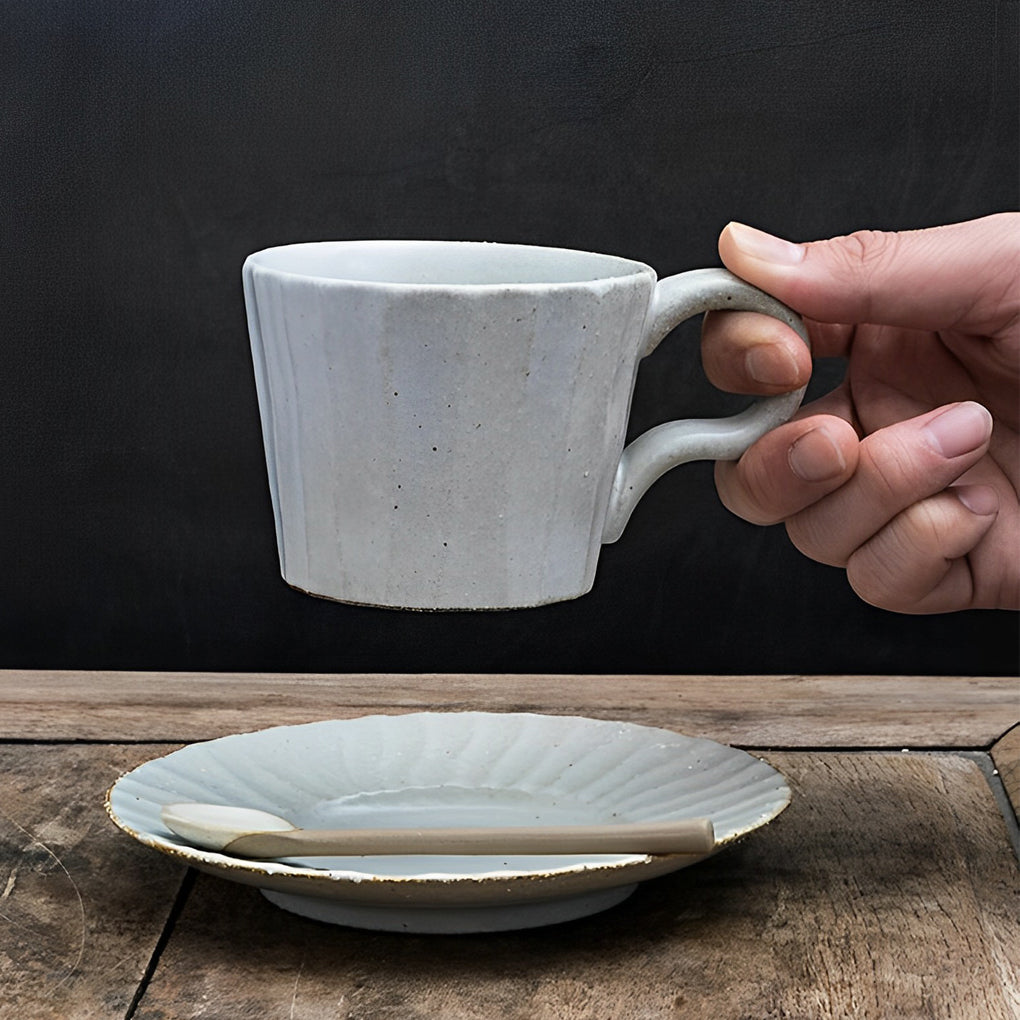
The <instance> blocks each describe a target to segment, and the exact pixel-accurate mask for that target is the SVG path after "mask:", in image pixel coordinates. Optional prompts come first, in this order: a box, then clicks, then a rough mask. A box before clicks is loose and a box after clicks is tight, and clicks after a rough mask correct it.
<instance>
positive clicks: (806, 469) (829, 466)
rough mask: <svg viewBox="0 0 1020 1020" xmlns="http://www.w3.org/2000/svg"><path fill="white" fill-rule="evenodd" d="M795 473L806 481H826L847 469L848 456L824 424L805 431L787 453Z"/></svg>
mask: <svg viewBox="0 0 1020 1020" xmlns="http://www.w3.org/2000/svg"><path fill="white" fill-rule="evenodd" d="M786 456H787V460H788V461H789V464H790V468H791V470H792V471H793V473H794V474H795V475H796V476H797V477H798V478H800V479H802V480H803V481H805V482H824V481H826V480H827V479H829V478H836V477H838V476H839V475H841V474H842V473H843V472H844V471H845V470H846V458H845V457H844V456H843V451H842V450H841V449H840V448H839V446H837V445H836V442H835V441H834V440H833V438H832V436H831V435H830V434H829V431H828V429H826V428H825V426H824V425H819V426H818V427H817V428H813V429H812V430H811V431H810V432H805V433H804V435H802V436H801V437H800V439H798V440H797V441H796V442H795V443H794V444H793V446H791V447H790V451H789V453H788V454H787V455H786Z"/></svg>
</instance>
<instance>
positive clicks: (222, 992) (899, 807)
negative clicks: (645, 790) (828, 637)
mask: <svg viewBox="0 0 1020 1020" xmlns="http://www.w3.org/2000/svg"><path fill="white" fill-rule="evenodd" d="M767 757H769V758H770V759H771V760H772V761H773V762H774V763H775V764H776V765H777V766H778V767H780V768H781V769H783V771H784V772H786V774H787V775H788V776H789V777H790V780H791V782H792V785H793V786H794V789H795V796H794V802H793V804H792V806H791V807H790V808H789V809H788V810H787V811H786V812H785V813H784V814H783V815H782V816H781V817H780V818H779V819H778V820H777V821H776V822H774V823H773V824H772V825H771V826H769V827H768V828H766V829H765V830H763V831H762V832H759V833H757V834H755V835H754V836H753V837H752V838H750V839H748V840H746V841H745V842H744V843H743V844H740V845H738V846H737V847H735V848H732V849H730V850H728V851H726V852H724V853H722V854H720V855H719V856H717V857H716V858H714V859H712V860H710V861H707V862H704V863H702V864H700V865H698V866H696V867H693V868H690V869H688V870H686V871H682V872H678V873H676V874H674V875H671V876H669V877H667V878H664V879H659V880H656V881H654V882H651V883H648V884H646V885H644V886H642V887H641V888H640V889H639V890H638V892H637V893H636V894H635V895H634V896H633V897H631V898H630V899H629V900H627V901H625V902H624V903H623V904H622V905H620V906H619V907H617V908H615V909H614V910H611V911H608V912H606V913H603V914H600V915H597V916H595V917H591V918H587V919H584V920H581V921H576V922H572V923H570V924H566V925H560V926H556V927H552V928H547V929H534V930H531V931H525V932H510V933H501V934H493V935H484V936H466V935H465V936H454V937H438V936H432V937H429V936H413V935H392V934H383V933H373V932H367V931H355V930H351V929H344V928H339V927H331V926H328V925H322V924H318V923H315V922H312V921H308V920H305V919H303V918H300V917H296V916H294V915H291V914H288V913H285V912H283V911H281V910H278V909H276V908H275V907H273V906H271V905H270V904H269V903H268V902H267V901H265V900H263V899H262V897H261V896H260V895H259V894H258V892H257V891H256V890H253V889H251V888H248V887H245V886H239V885H233V884H231V883H228V882H226V881H224V880H222V879H217V878H211V877H207V876H200V878H199V880H198V882H197V884H196V886H195V888H194V890H193V892H192V895H191V897H190V898H189V900H188V903H187V905H186V907H185V909H184V911H183V913H182V915H181V918H180V920H179V923H178V925H177V928H176V929H175V932H174V935H173V937H172V939H171V940H170V942H169V943H168V945H167V947H166V950H165V952H164V953H163V955H162V957H161V959H160V964H159V967H158V968H157V970H156V972H155V974H154V976H153V979H152V981H151V983H150V985H149V986H148V989H147V991H146V994H145V995H144V997H143V998H142V1000H141V1002H140V1004H139V1009H138V1013H137V1020H162V1018H164V1017H167V1016H190V1015H195V1013H194V1012H193V1011H194V1010H195V1006H196V1004H197V1003H201V1005H202V1015H203V1016H221V1017H228V1016H274V1017H282V1016H287V1017H291V1018H294V1020H326V1018H331V1020H332V1018H335V1017H338V1016H350V1017H384V1016H385V1017H400V1018H401V1020H417V1018H421V1020H424V1018H432V1017H443V1018H444V1020H493V1018H497V1017H498V1018H501V1020H596V1018H597V1020H603V1018H606V1017H612V1018H614V1020H639V1018H640V1020H660V1018H661V1020H666V1018H670V1020H675V1018H676V1017H678V1016H683V1017H684V1020H730V1018H733V1020H736V1018H745V1017H810V1018H811V1020H836V1018H840V1020H844V1018H846V1017H854V1018H855V1020H889V1018H890V1017H902V1018H904V1020H914V1018H921V1017H924V1018H926V1020H950V1018H952V1020H959V1018H962V1017H981V1018H982V1020H1016V1017H1017V1016H1018V1013H1020V940H1018V939H1017V937H1016V927H1015V925H1016V917H1017V914H1018V911H1020V875H1018V869H1017V862H1016V859H1015V857H1014V856H1013V852H1012V849H1011V848H1010V845H1009V843H1008V839H1007V834H1006V831H1005V826H1004V823H1003V819H1002V816H1001V814H1000V813H999V811H998V809H997V807H996V805H995V802H994V799H993V797H992V795H991V793H990V790H989V788H988V786H987V783H986V782H985V780H984V778H983V776H982V774H981V772H980V770H979V769H978V768H977V766H976V765H975V764H974V762H973V761H971V760H968V759H965V758H962V757H958V756H953V755H940V754H927V755H913V754H910V755H905V754H884V755H880V754H839V753H826V754H814V753H804V752H795V753H789V752H788V753H773V754H770V755H768V756H767Z"/></svg>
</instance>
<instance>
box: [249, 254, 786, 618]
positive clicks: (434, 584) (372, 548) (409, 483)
mask: <svg viewBox="0 0 1020 1020" xmlns="http://www.w3.org/2000/svg"><path fill="white" fill-rule="evenodd" d="M243 279H244V290H245V299H246V306H247V314H248V322H249V332H250V335H251V342H252V352H253V358H254V365H255V376H256V383H257V388H258V397H259V407H260V412H261V416H262V425H263V436H264V440H265V447H266V459H267V465H268V472H269V483H270V490H271V493H272V499H273V508H274V512H275V517H276V533H277V540H278V546H279V553H280V563H281V568H282V573H283V576H284V578H285V580H286V581H287V582H288V583H289V584H291V585H293V586H294V587H296V588H299V589H301V590H303V591H307V592H310V593H312V594H316V595H320V596H324V597H326V598H331V599H337V600H340V601H345V602H356V603H364V604H370V605H379V606H393V607H399V608H411V609H503V608H512V607H524V606H535V605H541V604H544V603H548V602H555V601H560V600H563V599H569V598H575V597H577V596H578V595H582V594H584V593H585V592H587V591H588V590H589V589H590V588H591V585H592V583H593V581H594V577H595V569H596V564H597V561H598V554H599V549H600V547H601V545H602V543H603V542H609V541H615V540H616V539H617V538H618V537H619V535H620V534H621V532H622V531H623V528H624V526H625V525H626V522H627V519H628V518H629V516H630V513H631V511H632V510H633V508H634V505H635V504H636V503H637V501H638V499H640V497H641V495H642V494H643V493H644V492H645V491H646V490H647V488H648V487H649V486H650V485H651V484H652V483H653V482H654V481H655V479H656V478H658V477H659V476H660V475H662V474H663V473H664V472H665V471H667V470H669V468H671V467H674V466H675V465H677V464H681V463H684V462H686V461H690V460H697V459H720V458H732V457H736V456H738V455H739V454H740V453H741V452H742V451H743V450H744V449H745V448H746V447H747V446H748V445H750V444H751V443H752V442H753V441H754V440H755V439H757V438H758V437H759V436H761V435H762V434H764V433H765V432H766V431H768V430H769V429H770V428H772V427H774V426H775V425H777V424H779V423H780V422H782V421H785V420H786V419H787V418H788V417H789V416H790V415H791V414H792V413H793V411H794V410H795V409H796V407H797V406H798V405H799V402H800V399H801V397H802V395H803V393H802V391H801V392H799V393H795V394H790V395H785V396H782V397H775V398H770V399H767V400H763V401H760V402H759V403H757V404H755V405H753V406H752V407H751V408H749V409H748V410H747V411H746V412H744V413H743V414H741V415H737V416H735V417H734V418H730V419H723V420H713V421H675V422H670V423H668V424H666V425H662V426H659V427H658V428H657V429H653V430H651V431H649V432H647V433H645V434H644V435H643V436H641V437H639V438H638V439H637V440H636V441H635V442H633V443H632V444H631V445H630V446H629V447H628V448H627V451H626V452H623V446H624V437H625V434H626V429H627V417H628V412H629V407H630V400H631V394H632V392H633V387H634V380H635V376H636V372H637V366H638V363H639V361H640V359H641V358H642V357H643V356H645V355H647V354H648V353H650V352H651V351H652V350H653V349H654V348H655V346H656V345H657V344H658V342H659V341H660V340H661V339H662V337H663V336H665V335H666V334H667V333H668V332H669V331H670V330H671V329H672V328H673V327H674V326H676V325H677V324H678V323H679V322H681V321H683V320H684V319H687V318H689V317H691V316H693V315H696V314H698V313H700V312H703V311H706V310H708V309H712V308H730V309H748V310H754V311H762V312H766V313H767V314H770V315H774V316H776V317H778V318H781V319H783V320H784V321H786V322H788V323H790V324H791V325H792V326H793V327H794V328H795V329H797V330H798V332H800V334H801V335H802V336H804V337H805V339H806V333H805V332H804V330H803V326H802V324H801V323H800V321H799V319H797V317H796V316H795V315H794V314H793V313H792V312H790V311H789V310H788V309H786V308H785V307H784V306H782V305H780V304H779V303H778V302H777V301H775V300H774V299H772V298H770V297H768V296H767V295H765V294H763V293H762V292H760V291H758V290H756V289H755V288H753V287H750V286H749V285H748V284H746V283H743V282H742V281H740V280H738V279H737V278H736V277H734V276H732V275H730V274H729V273H727V272H725V271H724V270H697V271H694V272H691V273H684V274H681V275H679V276H674V277H669V278H667V279H665V280H662V281H657V280H656V276H655V273H654V271H653V270H652V269H650V268H649V267H648V266H646V265H643V264H641V263H638V262H632V261H629V260H626V259H620V258H615V257H613V256H608V255H596V254H593V253H588V252H574V251H566V250H560V249H552V248H532V247H527V246H517V245H500V244H483V243H475V242H442V241H351V242H318V243H310V244H298V245H287V246H284V247H280V248H271V249H267V250H266V251H262V252H258V253H256V254H254V255H251V256H249V258H248V259H247V261H246V262H245V264H244V271H243ZM621 453H623V455H622V457H621Z"/></svg>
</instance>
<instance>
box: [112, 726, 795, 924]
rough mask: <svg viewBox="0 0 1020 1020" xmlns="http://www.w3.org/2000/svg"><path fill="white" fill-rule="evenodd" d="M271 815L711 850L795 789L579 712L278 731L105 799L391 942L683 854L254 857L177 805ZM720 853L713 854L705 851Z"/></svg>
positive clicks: (627, 879) (216, 749)
mask: <svg viewBox="0 0 1020 1020" xmlns="http://www.w3.org/2000/svg"><path fill="white" fill-rule="evenodd" d="M188 800H193V801H202V802H207V803H214V804H232V805H237V806H241V807H252V808H259V809H260V810H264V811H270V812H272V813H274V814H278V815H282V816H284V817H285V818H288V819H289V820H290V821H292V822H294V823H295V824H296V825H299V826H302V827H305V828H340V827H344V826H350V827H386V826H395V827H426V826H440V827H445V826H457V825H464V826H491V825H508V826H512V825H526V824H534V823H539V824H542V823H545V824H569V823H573V824H582V825H596V824H604V825H612V824H614V823H616V822H626V821H632V822H638V821H651V820H658V819H669V818H686V817H708V818H711V820H712V822H713V824H714V826H715V833H716V841H717V843H716V849H717V850H718V849H719V848H721V847H723V846H726V845H727V844H730V843H732V842H734V841H735V840H737V839H739V838H740V837H742V836H745V835H747V834H748V833H750V832H751V831H753V830H754V829H756V828H758V827H759V826H761V825H764V824H765V823H766V822H769V821H771V820H772V819H773V818H775V817H776V815H778V814H779V813H780V812H781V811H782V810H783V808H785V807H786V805H787V804H788V803H789V800H790V790H789V787H788V786H787V784H786V781H785V780H784V779H783V777H782V776H781V775H780V774H779V773H778V772H777V771H776V770H775V769H774V768H772V766H770V765H768V764H766V763H765V762H763V761H761V760H760V759H758V758H755V757H753V756H752V755H750V754H747V753H746V752H744V751H740V750H737V749H736V748H732V747H727V746H725V745H723V744H718V743H716V742H715V741H711V740H704V739H700V738H695V737H685V736H682V735H680V734H678V733H674V732H672V731H670V730H663V729H655V728H652V727H647V726H638V725H635V724H632V723H619V722H609V721H604V720H597V719H584V718H577V717H570V716H543V715H533V714H526V713H517V714H509V713H507V714H504V713H486V712H421V713H413V714H409V715H396V716H365V717H362V718H359V719H346V720H332V721H327V722H318V723H309V724H306V725H302V726H278V727H274V728H272V729H266V730H261V731H258V732H255V733H244V734H235V735H233V736H229V737H222V738H220V739H218V740H211V741H207V742H204V743H199V744H191V745H188V746H187V747H184V748H181V749H180V750H179V751H174V752H173V753H172V754H168V755H166V756H165V757H163V758H157V759H155V760H153V761H150V762H147V763H145V764H144V765H141V766H140V767H138V768H137V769H135V770H134V771H132V772H129V773H128V774H127V775H125V776H123V777H122V778H121V779H120V780H118V781H117V783H115V784H114V786H113V787H112V788H111V789H110V790H109V792H108V794H107V801H106V807H107V811H108V812H109V814H110V817H111V818H112V819H113V821H114V822H115V823H116V824H117V825H118V826H119V827H120V828H121V829H123V830H124V831H125V832H127V833H128V834H130V835H131V836H133V837H135V838H136V839H138V840H139V841H140V842H142V843H144V844H145V845H147V846H151V847H154V848H155V849H157V850H160V851H162V852H163V853H167V854H170V855H172V856H174V857H177V858H178V859H180V860H182V861H184V862H186V863H188V864H190V865H191V866H193V867H195V868H197V869H199V870H201V871H207V872H210V873H212V874H216V875H220V876H222V877H224V878H229V879H232V880H234V881H237V882H242V883H245V884H248V885H254V886H257V887H258V888H259V889H261V890H262V892H263V893H264V895H265V896H266V897H267V898H268V899H269V900H271V901H272V902H273V903H276V904H278V905H279V906H281V907H283V908H284V909H286V910H290V911H293V912H295V913H298V914H303V915H305V916H308V917H314V918H317V919H318V920H322V921H328V922H332V923H336V924H345V925H352V926H355V927H361V928H374V929H381V930H388V931H413V932H475V931H502V930H508V929H513V928H528V927H534V926H538V925H546V924H554V923H557V922H560V921H567V920H572V919H574V918H578V917H584V916H586V915H588V914H592V913H595V912H597V911H600V910H604V909H606V908H607V907H610V906H613V905H615V904H616V903H619V902H620V901H621V900H623V899H625V898H626V897H627V896H628V895H629V894H630V893H631V892H632V891H633V889H634V888H635V886H636V884H637V883H638V882H640V881H643V880H645V879H649V878H654V877H656V876H658V875H663V874H666V873H668V872H670V871H675V870H677V869H678V868H682V867H685V866H687V865H688V864H691V863H695V862H696V861H698V860H700V859H701V858H700V857H695V856H687V855H683V856H681V855H659V856H643V855H639V854H586V855H578V856H569V857H565V856H518V855H510V856H495V855H494V856H478V857H453V856H443V857H436V856H433V857H429V856H406V857H404V856H395V857H315V858H306V859H297V858H295V859H288V860H282V861H250V860H244V859H242V858H238V857H231V856H229V855H225V854H222V853H216V852H213V851H209V850H200V849H197V848H195V847H192V846H189V845H188V844H187V843H185V842H184V841H183V840H182V839H180V838H179V837H177V836H175V835H173V834H172V833H171V832H170V831H169V830H168V829H167V828H166V826H165V825H163V823H162V822H161V821H160V809H161V808H162V807H163V806H164V805H166V804H171V803H175V802H180V801H188ZM706 856H708V855H706Z"/></svg>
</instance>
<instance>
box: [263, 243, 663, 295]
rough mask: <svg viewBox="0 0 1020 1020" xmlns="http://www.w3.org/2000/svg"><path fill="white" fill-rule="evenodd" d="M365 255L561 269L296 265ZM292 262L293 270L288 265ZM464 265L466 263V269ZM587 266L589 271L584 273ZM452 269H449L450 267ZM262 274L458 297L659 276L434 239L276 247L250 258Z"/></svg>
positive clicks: (524, 247)
mask: <svg viewBox="0 0 1020 1020" xmlns="http://www.w3.org/2000/svg"><path fill="white" fill-rule="evenodd" d="M359 249H360V250H361V252H362V253H364V255H365V256H366V257H367V256H371V255H374V256H375V257H376V258H377V259H378V258H379V257H380V256H384V255H385V254H386V253H387V250H389V251H390V252H393V253H394V254H399V255H403V256H404V257H405V258H406V256H407V255H409V254H412V253H413V252H415V251H417V252H428V251H431V252H432V253H433V254H435V253H437V252H439V251H442V252H444V253H446V255H447V256H454V255H455V256H458V257H459V256H464V255H467V254H468V253H469V252H470V253H471V254H472V256H474V257H477V254H478V253H479V252H484V253H485V254H487V255H490V256H495V261H496V262H498V263H499V264H501V265H508V266H509V265H512V263H513V261H514V259H515V258H516V261H517V264H518V267H520V266H521V265H522V262H521V256H522V255H523V256H524V257H525V258H527V259H529V260H530V259H537V260H542V261H543V262H544V263H546V264H548V265H553V264H556V265H558V266H559V272H558V273H550V274H549V276H548V277H546V276H545V275H543V274H542V273H540V272H538V268H539V267H537V266H536V267H531V268H530V269H529V272H528V273H527V275H528V277H529V278H527V279H520V278H519V277H520V276H521V275H523V274H521V273H520V272H518V273H512V272H507V273H505V274H498V275H497V276H495V277H492V278H487V279H466V278H459V277H451V278H447V279H441V278H434V279H429V278H427V277H424V276H421V275H417V276H416V278H413V279H412V278H407V277H408V276H409V275H410V274H409V273H407V272H404V273H397V272H391V273H374V274H373V273H369V272H365V273H363V274H361V275H359V274H357V273H351V272H343V271H340V272H337V271H334V272H329V271H325V270H324V269H320V270H318V271H316V269H315V268H314V267H312V268H309V267H308V265H307V264H306V265H305V266H304V267H302V266H300V265H297V266H295V264H294V263H295V262H298V261H299V260H301V258H302V256H306V258H305V260H304V261H305V262H306V263H307V262H310V261H311V260H310V259H308V258H307V255H308V253H311V252H315V253H316V254H317V255H321V256H324V257H326V258H328V257H329V256H331V255H332V256H333V257H334V258H335V257H336V256H337V255H339V254H346V255H348V256H350V255H352V254H354V253H356V252H357V251H358V250H359ZM287 259H290V262H291V264H290V265H288V264H285V260H287ZM465 264H466V263H465ZM569 266H577V267H578V269H577V270H575V271H573V272H569V271H567V270H568V269H569ZM582 266H587V267H588V268H587V270H586V271H582V270H581V268H580V267H582ZM447 268H448V269H449V267H447ZM254 269H258V270H259V271H260V272H266V273H271V274H273V275H275V276H279V277H289V278H294V279H300V280H314V281H316V282H318V283H322V284H337V285H342V286H353V287H384V288H397V289H409V290H426V291H441V290H457V291H465V290H470V291H485V290H500V291H503V290H507V289H521V290H527V289H534V288H536V287H537V288H542V289H545V288H561V287H578V286H586V285H587V286H590V285H592V284H599V283H603V284H612V283H618V282H622V281H626V280H632V279H634V278H636V277H641V276H650V277H651V279H652V280H653V281H655V280H656V279H657V275H656V273H655V270H654V269H652V268H651V266H649V265H647V264H645V263H644V262H640V261H638V260H637V259H631V258H626V257H624V256H619V255H609V254H603V253H601V252H592V251H585V250H583V249H575V248H564V247H557V246H552V245H531V244H516V243H509V242H502V241H472V240H466V241H462V240H434V239H424V238H422V239H416V238H401V239H387V238H380V239H368V238H365V239H351V240H343V241H338V240H320V241H297V242H293V243H289V244H281V245H274V246H272V247H269V248H263V249H261V250H259V251H256V252H252V253H251V254H250V255H249V256H248V257H247V258H246V259H245V261H244V270H245V272H249V271H252V270H254Z"/></svg>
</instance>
